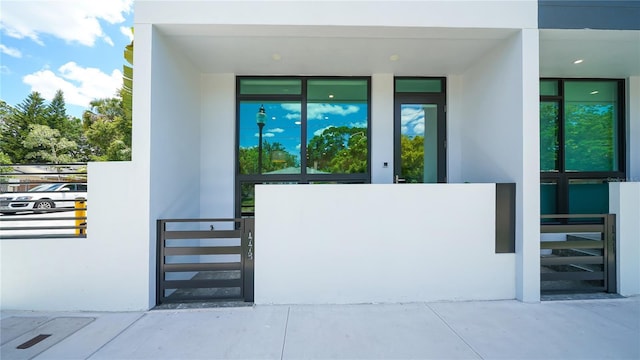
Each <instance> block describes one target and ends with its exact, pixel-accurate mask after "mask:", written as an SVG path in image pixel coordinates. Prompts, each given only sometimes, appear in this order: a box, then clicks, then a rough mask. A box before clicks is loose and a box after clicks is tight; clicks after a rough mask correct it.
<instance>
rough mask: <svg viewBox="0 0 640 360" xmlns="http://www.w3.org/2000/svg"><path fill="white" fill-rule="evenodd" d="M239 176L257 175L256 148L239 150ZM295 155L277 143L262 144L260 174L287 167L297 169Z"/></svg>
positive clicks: (264, 142) (297, 164)
mask: <svg viewBox="0 0 640 360" xmlns="http://www.w3.org/2000/svg"><path fill="white" fill-rule="evenodd" d="M238 160H239V162H240V174H257V173H258V147H257V146H254V147H249V148H240V150H239V154H238ZM299 166H300V165H299V163H298V161H297V158H296V156H295V155H293V154H291V153H289V152H287V150H286V149H285V148H284V146H283V145H282V144H280V143H278V142H274V143H269V142H267V141H263V142H262V173H263V174H264V173H268V172H270V171H275V170H280V169H284V168H287V167H299Z"/></svg>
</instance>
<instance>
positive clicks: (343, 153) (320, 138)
mask: <svg viewBox="0 0 640 360" xmlns="http://www.w3.org/2000/svg"><path fill="white" fill-rule="evenodd" d="M307 162H308V164H309V166H310V167H313V168H315V169H317V170H320V171H325V172H331V173H347V174H348V173H359V172H366V169H367V137H366V128H361V127H348V126H331V127H329V128H327V129H324V130H323V131H322V133H321V134H319V135H315V136H314V137H313V138H311V140H309V143H308V144H307Z"/></svg>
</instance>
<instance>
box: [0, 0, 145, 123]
mask: <svg viewBox="0 0 640 360" xmlns="http://www.w3.org/2000/svg"><path fill="white" fill-rule="evenodd" d="M132 26H133V0H44V1H38V0H2V2H1V3H0V99H2V100H4V101H6V102H7V103H8V104H9V105H12V106H15V105H17V104H19V103H21V102H22V101H23V100H24V99H25V98H26V97H27V95H29V93H31V92H32V91H38V92H40V94H41V95H42V96H43V97H44V98H45V99H46V100H48V101H49V100H51V99H52V98H53V95H54V94H55V92H56V90H58V89H61V90H62V91H63V92H64V96H65V101H66V104H67V113H68V114H69V115H72V116H76V117H81V115H82V112H83V111H84V110H87V109H88V108H89V102H90V101H91V100H93V99H97V98H105V97H113V96H114V94H115V93H116V90H117V89H118V88H120V87H121V86H122V66H123V64H124V58H123V50H124V47H125V46H126V45H127V44H129V42H130V41H131V39H132V35H131V32H130V30H129V29H130V28H131V27H132Z"/></svg>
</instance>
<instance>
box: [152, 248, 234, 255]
mask: <svg viewBox="0 0 640 360" xmlns="http://www.w3.org/2000/svg"><path fill="white" fill-rule="evenodd" d="M241 252H242V247H240V246H202V247H165V248H164V255H165V256H175V255H228V254H240V253H241Z"/></svg>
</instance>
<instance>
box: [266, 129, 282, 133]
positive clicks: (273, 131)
mask: <svg viewBox="0 0 640 360" xmlns="http://www.w3.org/2000/svg"><path fill="white" fill-rule="evenodd" d="M267 132H268V133H283V132H284V129H281V128H273V129H269V130H267Z"/></svg>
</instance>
